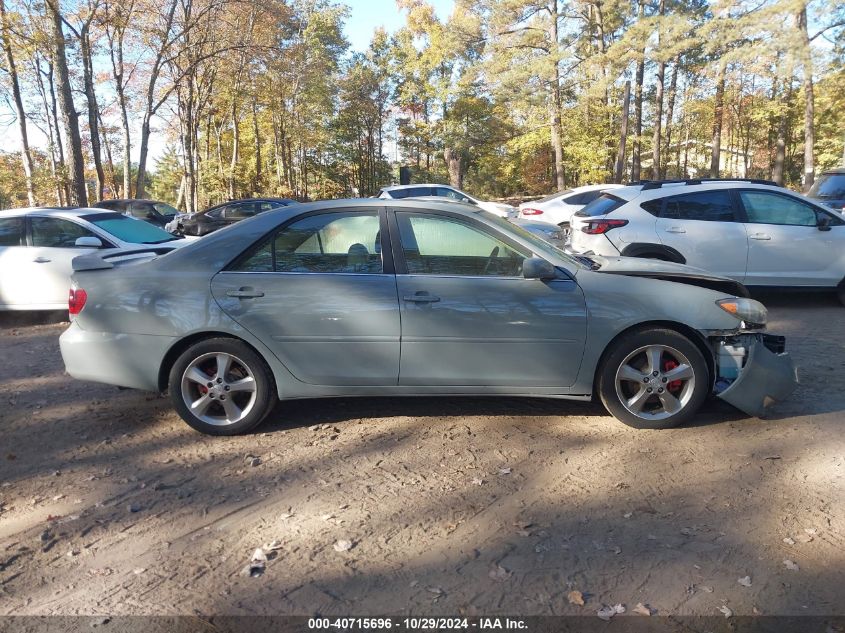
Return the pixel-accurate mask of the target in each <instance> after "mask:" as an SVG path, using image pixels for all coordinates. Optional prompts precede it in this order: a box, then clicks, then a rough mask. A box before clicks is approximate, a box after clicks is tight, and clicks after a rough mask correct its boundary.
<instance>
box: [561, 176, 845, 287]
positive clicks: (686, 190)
mask: <svg viewBox="0 0 845 633" xmlns="http://www.w3.org/2000/svg"><path fill="white" fill-rule="evenodd" d="M571 224H572V243H571V248H572V250H573V251H575V252H577V253H582V254H590V253H594V254H597V255H605V256H618V255H625V256H631V257H645V258H652V259H662V260H667V261H673V262H678V263H681V264H688V265H690V266H695V267H698V268H703V269H705V270H709V271H711V272H714V273H717V274H721V275H724V276H726V277H731V278H733V279H736V280H737V281H741V282H743V283H744V284H745V285H747V286H777V287H802V288H819V289H822V288H827V289H837V288H838V289H839V290H840V298H843V299H845V296H843V294H845V292H843V288H845V286H844V285H843V283H842V282H843V278H845V219H843V218H842V216H841V215H839V214H837V213H836V212H835V211H833V210H832V209H830V208H827V207H824V206H821V205H819V204H816V203H814V202H813V201H811V200H808V199H807V198H805V197H803V196H801V195H799V194H796V193H793V192H791V191H788V190H786V189H784V188H782V187H778V186H776V185H774V183H770V182H768V181H763V180H686V181H664V182H659V181H658V182H646V183H643V184H639V185H631V186H628V187H623V188H621V189H614V190H613V191H612V192H606V193H604V194H602V195H601V196H600V197H599V198H597V199H596V200H595V201H593V202H592V203H590V204H588V205H587V206H586V207H584V208H583V209H582V210H581V211H578V212H577V213H575V215H573V216H572V221H571Z"/></svg>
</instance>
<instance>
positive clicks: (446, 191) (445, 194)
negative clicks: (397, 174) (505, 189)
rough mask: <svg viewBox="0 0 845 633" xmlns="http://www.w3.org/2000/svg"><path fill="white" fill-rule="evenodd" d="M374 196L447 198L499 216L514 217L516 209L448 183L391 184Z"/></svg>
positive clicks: (383, 197)
mask: <svg viewBox="0 0 845 633" xmlns="http://www.w3.org/2000/svg"><path fill="white" fill-rule="evenodd" d="M376 198H382V199H391V198H392V199H401V198H448V199H449V200H452V201H454V202H464V203H466V204H471V205H473V206H476V207H479V208H481V209H484V210H485V211H489V212H490V213H492V214H494V215H498V216H499V217H500V218H508V219H513V218H515V217H516V214H517V209H516V208H514V207H512V206H510V205H507V204H504V203H502V202H492V201H489V200H481V199H480V198H476V197H475V196H471V195H469V194H468V193H466V192H463V191H461V190H460V189H456V188H455V187H452V186H450V185H438V184H419V185H417V184H413V185H393V186H390V187H382V188H381V190H380V191H379V192H378V195H377V196H376Z"/></svg>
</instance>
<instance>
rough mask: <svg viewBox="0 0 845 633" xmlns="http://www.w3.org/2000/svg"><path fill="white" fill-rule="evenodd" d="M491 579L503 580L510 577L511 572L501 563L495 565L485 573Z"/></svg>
mask: <svg viewBox="0 0 845 633" xmlns="http://www.w3.org/2000/svg"><path fill="white" fill-rule="evenodd" d="M487 575H488V576H490V578H492V579H493V580H498V581H499V582H504V581H505V580H507V579H508V578H510V577H511V575H512V572H510V571H508V570H507V569H505V568H504V567H502V566H501V565H496V566H494V567H491V568H490V573H489V574H487Z"/></svg>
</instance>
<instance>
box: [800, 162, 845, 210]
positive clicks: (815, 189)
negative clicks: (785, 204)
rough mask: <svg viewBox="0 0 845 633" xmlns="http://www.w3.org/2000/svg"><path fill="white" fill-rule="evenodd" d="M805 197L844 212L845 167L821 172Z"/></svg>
mask: <svg viewBox="0 0 845 633" xmlns="http://www.w3.org/2000/svg"><path fill="white" fill-rule="evenodd" d="M807 197H809V198H814V199H816V200H818V201H819V202H821V203H822V204H826V205H827V206H829V207H833V208H834V209H839V210H845V167H842V168H840V169H828V170H827V171H824V172H822V173H821V175H819V177H818V179H816V182H814V183H813V186H812V187H810V191H808V192H807Z"/></svg>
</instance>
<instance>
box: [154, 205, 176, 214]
mask: <svg viewBox="0 0 845 633" xmlns="http://www.w3.org/2000/svg"><path fill="white" fill-rule="evenodd" d="M153 207H155V210H156V211H158V212H159V213H160V214H161V215H166V216H168V217H172V216H174V215H176V214H177V213H179V210H178V209H177V208H176V207H172V206H170V205H169V204H167V203H166V202H153Z"/></svg>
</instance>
